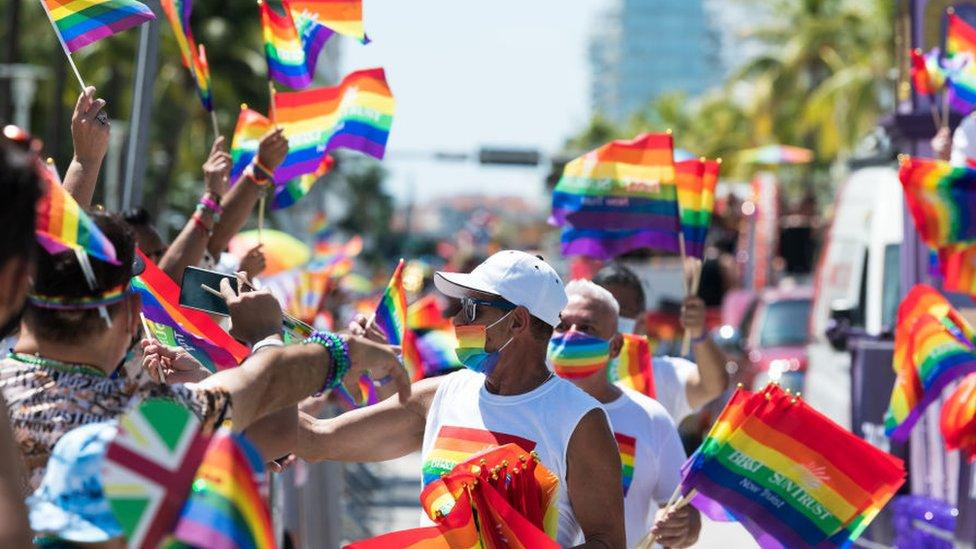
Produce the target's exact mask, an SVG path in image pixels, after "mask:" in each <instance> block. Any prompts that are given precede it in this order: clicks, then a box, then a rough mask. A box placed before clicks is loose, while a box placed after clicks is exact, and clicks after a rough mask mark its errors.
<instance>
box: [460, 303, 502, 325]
mask: <svg viewBox="0 0 976 549" xmlns="http://www.w3.org/2000/svg"><path fill="white" fill-rule="evenodd" d="M478 305H484V306H486V307H494V308H495V309H501V310H502V311H505V312H508V311H511V310H513V309H515V307H516V305H514V304H512V303H509V302H508V301H505V300H504V299H497V300H495V299H493V300H485V299H475V298H473V297H462V298H461V312H462V313H463V318H464V321H465V322H474V319H475V318H476V317H477V316H478Z"/></svg>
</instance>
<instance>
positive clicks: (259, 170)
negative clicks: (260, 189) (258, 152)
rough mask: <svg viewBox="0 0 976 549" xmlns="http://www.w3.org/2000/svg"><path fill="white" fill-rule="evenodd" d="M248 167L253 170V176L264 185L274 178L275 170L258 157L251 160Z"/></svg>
mask: <svg viewBox="0 0 976 549" xmlns="http://www.w3.org/2000/svg"><path fill="white" fill-rule="evenodd" d="M248 168H249V169H250V171H251V177H252V178H253V179H254V181H255V183H257V184H258V185H263V184H265V183H267V182H269V181H271V180H272V179H273V178H274V172H273V171H272V170H269V169H268V168H267V167H265V166H264V165H263V164H261V162H259V161H258V159H257V158H255V159H254V161H253V162H251V164H250V166H248Z"/></svg>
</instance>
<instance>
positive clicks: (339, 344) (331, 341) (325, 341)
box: [302, 330, 352, 396]
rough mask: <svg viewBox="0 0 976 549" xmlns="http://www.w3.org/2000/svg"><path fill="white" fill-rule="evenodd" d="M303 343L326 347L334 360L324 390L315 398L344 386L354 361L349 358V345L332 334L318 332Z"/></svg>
mask: <svg viewBox="0 0 976 549" xmlns="http://www.w3.org/2000/svg"><path fill="white" fill-rule="evenodd" d="M302 343H303V344H306V343H316V344H318V345H321V346H323V347H325V349H326V350H327V351H329V357H330V358H331V359H332V367H331V368H329V370H328V371H327V372H326V374H325V381H324V382H323V383H322V388H321V389H319V391H318V392H316V393H315V395H314V396H319V395H321V394H322V393H324V392H326V391H328V390H331V389H335V388H336V387H338V386H339V385H342V378H344V377H346V372H348V371H349V368H350V367H351V366H352V360H351V359H350V358H349V343H348V342H347V341H346V340H345V339H343V338H341V337H339V336H338V335H336V334H334V333H332V332H324V331H318V330H316V331H314V332H312V335H310V336H308V337H307V338H305V340H304V341H302Z"/></svg>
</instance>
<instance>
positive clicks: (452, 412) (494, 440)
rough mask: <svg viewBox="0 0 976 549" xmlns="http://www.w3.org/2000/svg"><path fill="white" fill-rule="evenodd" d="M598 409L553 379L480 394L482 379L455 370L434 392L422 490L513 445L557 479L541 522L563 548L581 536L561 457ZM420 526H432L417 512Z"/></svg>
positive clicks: (426, 434) (426, 433) (566, 384)
mask: <svg viewBox="0 0 976 549" xmlns="http://www.w3.org/2000/svg"><path fill="white" fill-rule="evenodd" d="M594 408H598V409H602V408H601V406H600V403H599V402H597V401H596V399H594V398H593V397H591V396H589V395H587V394H586V393H584V392H583V391H582V390H580V389H579V388H577V387H576V386H575V385H573V384H572V383H570V382H568V381H566V380H564V379H560V378H558V377H555V376H553V377H552V378H551V379H550V380H549V381H547V382H545V383H543V384H542V385H540V386H539V387H537V388H535V389H533V390H532V391H529V392H528V393H523V394H521V395H514V396H501V395H495V394H492V393H489V392H488V391H487V389H485V376H484V375H483V374H479V373H476V372H472V371H471V370H467V369H464V370H459V371H457V372H454V373H452V374H449V375H447V376H445V378H444V381H443V382H441V385H440V386H439V387H438V388H437V393H436V394H435V395H434V400H433V402H432V403H431V407H430V411H429V412H428V413H427V426H426V428H425V429H424V446H423V450H422V459H423V485H424V486H426V485H427V483H429V482H431V481H433V480H436V479H438V478H440V476H441V474H443V473H447V472H449V471H450V470H451V469H453V468H454V466H455V465H457V464H458V463H460V462H462V461H465V460H466V459H468V458H469V457H470V456H471V455H473V454H476V453H479V452H481V451H484V450H486V449H488V448H492V447H495V446H500V445H502V444H507V443H510V442H515V443H517V444H519V446H522V447H523V448H524V449H525V450H527V451H533V450H534V451H535V452H536V453H537V454H538V455H539V459H540V461H541V462H542V464H543V465H545V466H546V467H547V468H548V469H549V470H550V471H552V473H553V474H554V475H556V476H557V477H558V478H559V493H558V495H557V496H556V502H557V505H556V509H555V511H556V513H554V514H553V513H551V514H549V516H547V520H546V531H547V532H548V533H549V534H550V535H551V534H552V533H553V530H554V529H555V532H556V541H557V542H558V543H559V544H560V545H562V546H564V547H566V546H570V545H573V544H574V543H575V541H576V539H577V538H578V537H579V536H580V535H581V531H580V526H579V523H578V522H577V521H576V515H575V514H574V513H573V509H572V507H571V506H570V504H569V494H568V493H567V492H568V491H567V490H566V453H567V451H568V449H569V439H570V438H571V437H572V436H573V432H574V431H575V430H576V425H577V424H578V423H579V421H580V420H581V419H582V418H583V416H584V415H586V413H587V412H589V411H590V410H592V409H594ZM421 517H422V518H421V523H422V524H424V525H430V524H432V522H431V520H430V519H429V518H427V515H426V514H425V513H423V512H421Z"/></svg>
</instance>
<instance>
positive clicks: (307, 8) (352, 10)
mask: <svg viewBox="0 0 976 549" xmlns="http://www.w3.org/2000/svg"><path fill="white" fill-rule="evenodd" d="M291 9H292V13H297V14H300V15H301V16H303V17H307V18H308V19H311V20H313V21H315V22H316V23H318V24H319V25H322V26H324V27H326V28H328V29H330V30H332V31H335V32H337V33H339V34H343V35H346V36H350V37H352V38H355V39H357V40H359V41H360V42H362V43H363V44H365V43H367V42H369V38H367V37H366V31H365V27H364V26H363V1H362V0H292V1H291Z"/></svg>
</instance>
